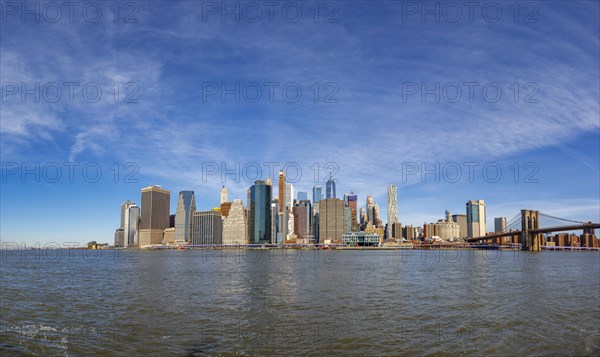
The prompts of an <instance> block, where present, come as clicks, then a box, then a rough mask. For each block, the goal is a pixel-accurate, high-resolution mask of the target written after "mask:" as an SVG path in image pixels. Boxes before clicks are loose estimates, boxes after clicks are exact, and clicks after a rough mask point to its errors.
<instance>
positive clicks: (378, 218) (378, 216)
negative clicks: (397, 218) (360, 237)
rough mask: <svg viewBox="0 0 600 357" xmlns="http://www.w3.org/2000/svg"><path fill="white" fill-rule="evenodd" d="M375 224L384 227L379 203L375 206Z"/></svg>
mask: <svg viewBox="0 0 600 357" xmlns="http://www.w3.org/2000/svg"><path fill="white" fill-rule="evenodd" d="M373 225H374V226H375V227H383V222H382V221H381V213H380V211H379V204H378V203H375V206H374V207H373Z"/></svg>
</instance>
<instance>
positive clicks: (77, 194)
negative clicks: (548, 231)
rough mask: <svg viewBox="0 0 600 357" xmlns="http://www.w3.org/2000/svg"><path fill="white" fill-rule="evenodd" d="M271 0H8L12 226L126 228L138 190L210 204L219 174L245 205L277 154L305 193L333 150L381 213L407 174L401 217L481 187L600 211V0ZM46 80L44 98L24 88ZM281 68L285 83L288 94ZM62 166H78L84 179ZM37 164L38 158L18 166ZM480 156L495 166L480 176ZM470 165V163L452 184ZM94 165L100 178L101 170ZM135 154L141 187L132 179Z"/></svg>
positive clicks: (56, 233)
mask: <svg viewBox="0 0 600 357" xmlns="http://www.w3.org/2000/svg"><path fill="white" fill-rule="evenodd" d="M261 3H262V2H257V3H251V5H248V4H249V3H248V2H228V4H229V6H230V8H229V9H232V8H233V11H234V12H235V11H236V7H235V6H236V5H239V9H240V10H239V11H240V19H239V22H236V19H235V18H234V17H233V16H232V15H231V14H227V13H226V12H225V11H224V9H222V8H220V6H221V2H194V1H183V2H176V1H169V2H167V1H147V2H132V3H131V4H130V5H127V4H126V3H120V7H119V16H118V18H115V12H114V8H112V9H111V8H109V6H110V4H109V3H105V2H93V3H91V4H88V2H77V4H78V5H77V7H75V10H74V12H73V16H72V18H69V16H68V11H67V10H68V9H66V8H62V9H61V11H62V15H61V16H58V15H57V13H56V12H55V10H56V9H53V8H48V7H46V8H44V7H43V3H41V5H40V8H39V11H40V13H41V14H40V19H39V21H37V22H36V18H35V17H34V15H31V14H29V15H28V14H27V12H24V9H25V8H24V6H25V5H23V3H18V2H17V3H16V4H17V7H16V8H15V7H14V5H13V3H11V5H10V7H7V6H9V5H7V4H8V3H6V2H2V8H0V10H1V11H2V19H1V20H0V21H1V22H0V25H1V32H0V54H1V58H0V65H1V67H0V70H1V71H0V72H1V73H0V78H1V81H2V102H1V103H0V105H1V108H0V115H1V118H0V119H1V121H0V124H1V125H0V129H1V132H0V134H1V142H0V148H1V156H2V158H1V159H2V174H3V178H2V179H3V181H2V187H1V197H0V203H1V236H2V237H1V238H2V241H3V242H25V243H27V244H33V243H35V242H41V243H42V244H44V243H47V242H59V243H62V242H81V243H85V242H88V241H91V240H97V241H102V242H111V241H112V239H113V235H114V229H115V228H117V226H118V225H119V206H120V204H121V203H122V202H123V201H125V200H126V199H131V200H133V201H135V202H137V203H140V189H141V188H142V187H145V186H148V185H151V184H161V185H162V186H163V187H165V188H167V189H170V190H171V192H172V194H171V210H172V211H173V212H174V210H175V205H176V199H177V192H178V191H180V190H188V189H190V190H194V191H195V192H196V202H197V207H198V209H209V208H212V207H214V206H216V205H217V204H218V200H219V190H220V187H221V185H222V184H225V185H226V186H227V187H228V189H229V196H230V198H232V199H233V198H242V199H243V200H244V201H245V198H246V189H247V188H248V187H249V186H250V182H249V181H251V180H250V179H248V176H254V171H252V170H253V169H252V164H251V163H257V165H258V166H261V167H262V168H263V172H262V173H263V177H262V178H263V179H265V178H266V173H267V170H266V169H267V166H266V165H267V164H265V163H270V162H276V163H278V166H277V169H279V168H281V167H282V166H284V165H288V166H289V167H291V166H290V165H292V166H293V165H298V166H300V167H301V168H302V176H301V178H299V180H298V181H297V182H295V183H294V185H295V189H296V190H305V191H309V192H310V190H311V188H312V186H313V185H315V183H314V173H315V172H314V167H315V166H312V165H314V163H318V165H319V167H320V170H319V177H318V178H319V181H321V184H322V185H324V183H323V182H324V180H326V178H327V173H328V171H329V170H328V169H325V168H324V166H325V165H327V164H328V163H334V165H335V167H337V168H338V169H339V170H338V172H337V173H336V174H335V175H334V178H336V179H337V180H338V195H340V196H341V195H342V194H343V193H345V192H349V191H350V190H353V191H354V192H356V193H357V194H358V195H359V198H358V199H359V204H360V205H364V202H365V200H366V196H367V195H368V194H372V195H374V198H375V200H376V202H378V203H379V205H380V207H381V210H382V215H383V217H384V219H385V217H386V185H387V184H390V183H395V184H397V185H398V204H399V209H398V211H399V216H400V217H399V218H400V221H401V222H402V223H404V224H413V225H422V224H423V223H424V222H430V221H436V220H437V219H439V218H441V217H442V216H443V214H444V210H445V209H448V210H450V211H451V212H452V213H464V207H465V202H466V201H467V200H469V199H478V198H480V199H484V200H485V201H486V203H487V206H488V228H489V229H492V226H493V217H496V216H507V217H508V218H511V217H513V216H514V215H515V214H517V213H518V212H519V210H520V209H523V208H531V209H539V210H540V211H542V212H545V213H548V214H552V215H555V216H559V217H565V218H570V219H576V220H586V221H587V220H592V221H596V222H597V221H600V199H599V197H600V191H599V184H598V183H599V182H600V177H599V175H600V174H599V162H600V152H599V151H600V135H599V134H600V132H599V130H600V109H599V100H600V93H599V88H600V72H599V65H598V63H600V58H599V57H600V54H599V49H600V43H599V41H600V39H599V26H600V24H599V18H600V15H599V14H600V7H599V5H598V2H595V1H579V2H577V1H573V2H563V1H538V2H520V3H518V6H517V7H511V6H513V2H493V3H489V2H480V3H479V4H480V5H478V7H477V8H475V9H474V10H473V16H472V18H469V16H468V15H469V9H468V8H466V7H464V5H460V4H461V3H458V4H459V5H458V7H459V8H460V11H461V16H458V15H457V14H458V13H457V12H456V7H447V6H446V3H443V2H427V3H426V5H422V4H423V3H422V2H392V1H371V2H367V1H348V2H321V3H318V9H319V13H318V17H317V18H316V21H315V7H314V3H312V2H311V3H304V2H303V3H292V4H291V5H290V3H288V2H275V3H276V7H275V8H274V12H273V14H272V17H271V18H270V17H269V16H268V15H269V13H268V8H265V7H264V6H262V5H261ZM256 4H258V6H259V7H260V8H261V12H262V16H261V17H260V18H259V19H256V20H254V19H255V18H256V16H255V15H256V13H255V12H253V11H254V10H255V8H252V6H254V5H256ZM436 4H437V5H439V11H437V10H436V7H435V6H436ZM454 4H457V3H454ZM127 6H129V7H127ZM415 6H416V8H415ZM420 6H429V7H428V8H427V9H433V12H434V13H433V14H431V13H429V14H428V13H426V12H425V10H427V9H424V8H422V7H421V8H420ZM444 6H446V7H444ZM97 7H98V8H100V11H101V15H100V16H98V19H97V20H96V19H95V17H96V15H95V13H94V11H95V10H96V8H97ZM83 8H85V9H86V11H87V13H82V9H83ZM283 8H285V9H286V11H287V13H283V14H282V9H283ZM298 8H299V9H300V10H301V11H302V16H301V17H300V18H299V19H298V20H297V21H296V20H295V19H294V18H295V11H296V10H297V9H298ZM484 8H485V9H486V11H485V12H482V11H483V9H484ZM244 9H245V10H244ZM497 9H500V10H501V15H500V13H499V12H496V10H497ZM517 9H518V10H519V11H518V16H517V13H516V10H517ZM34 10H35V9H34ZM436 12H437V14H438V15H439V19H436V18H435V16H436V14H435V13H436ZM223 14H224V16H225V18H224V20H223V17H222V16H223ZM126 15H129V16H128V17H127V20H135V21H136V22H128V23H124V20H125V19H126ZM54 19H57V20H56V21H55V22H52V20H54ZM453 19H456V20H453ZM115 20H116V21H115ZM71 82H77V83H79V85H78V86H76V87H73V88H75V89H74V90H73V92H74V97H73V99H71V98H69V95H68V93H69V92H68V89H69V87H68V84H67V85H65V84H64V83H71ZM36 83H39V85H40V90H39V91H37V92H38V93H39V96H40V100H36V98H35V94H31V93H30V94H27V92H26V91H25V90H26V89H29V90H31V89H32V88H33V91H34V92H36V90H35V85H36ZM114 83H117V87H118V88H119V90H120V91H119V96H118V97H117V103H115V93H114V88H115V87H114ZM236 83H237V84H239V86H240V92H241V93H240V100H239V102H236V100H235V94H226V95H225V98H224V100H223V99H222V98H221V94H223V91H222V87H221V88H217V87H220V86H222V85H224V86H225V88H226V89H228V90H231V89H234V88H235V86H236ZM265 83H277V84H272V86H273V88H274V92H273V98H272V100H271V98H269V85H267V84H265ZM315 83H317V84H316V85H315ZM436 83H438V84H439V86H440V90H439V93H440V98H439V100H436V98H435V94H426V95H425V98H424V100H423V98H422V96H421V94H422V92H421V85H424V89H425V90H432V89H435V88H436ZM465 83H472V84H471V85H472V86H473V88H474V89H473V92H472V94H473V97H472V98H469V88H470V87H469V85H468V84H465ZM473 83H474V84H473ZM515 83H516V87H518V88H519V90H518V93H517V92H516V89H515V88H516V87H515ZM23 84H24V85H23ZM14 85H16V87H14ZM56 85H58V87H59V88H60V89H61V94H62V95H61V96H60V97H57V95H56V93H57V92H56ZM86 85H87V88H88V92H87V94H88V96H87V97H86V98H87V100H86V99H84V98H83V96H82V88H83V87H84V86H86ZM97 86H99V87H100V88H102V95H101V96H99V97H98V101H97V102H92V99H94V97H95V92H94V91H95V88H96V87H97ZM215 86H216V87H215ZM257 86H258V87H259V88H260V89H261V91H262V96H260V97H257V99H256V100H253V99H254V98H255V97H256V93H257V92H256V87H257ZM90 87H91V89H89V88H90ZM284 87H286V88H287V89H288V91H287V92H285V93H282V88H284ZM316 87H318V88H319V93H318V96H317V97H316V103H315V93H316V91H315V88H316ZM457 87H458V88H460V90H461V95H460V96H458V92H457V91H456V88H457ZM484 87H485V88H486V91H484V90H483V88H484ZM215 88H216V89H215ZM244 88H245V89H244ZM297 88H300V89H301V90H302V95H301V96H300V97H299V98H298V99H297V100H294V97H295V96H296V90H297ZM498 88H500V90H501V91H502V94H501V95H499V96H498V95H497V92H496V91H497V89H498ZM211 90H212V92H211ZM244 90H245V92H244ZM411 90H412V92H411ZM215 91H216V94H215ZM415 91H416V92H415ZM90 93H91V94H90ZM128 94H129V95H131V96H130V97H127V95H128ZM286 95H287V96H286ZM56 98H58V99H56ZM55 99H56V100H55ZM126 99H127V100H126ZM129 99H135V100H137V102H130V100H129ZM53 101H54V102H53ZM128 101H129V102H128ZM253 101H255V102H253ZM64 162H76V163H78V164H79V166H74V171H73V172H74V178H73V180H72V181H73V182H71V180H69V178H68V174H69V172H68V167H67V166H64V165H63V163H64ZM115 162H116V163H118V165H119V166H120V168H121V169H120V172H119V174H118V177H117V181H118V182H116V183H115V182H114V181H115V180H114V175H115V172H114V167H113V164H114V163H115ZM130 162H132V163H134V165H133V166H130V167H129V168H127V169H126V168H124V165H126V164H127V163H130ZM436 162H437V163H439V164H440V169H441V168H444V167H446V168H447V169H448V171H447V172H446V174H447V175H446V176H443V177H440V179H439V182H436V180H435V177H434V175H428V176H426V177H425V180H422V179H421V177H420V175H419V174H416V175H408V176H406V177H405V178H403V173H404V174H406V169H407V168H408V167H409V166H411V165H414V163H416V164H417V165H418V167H420V165H421V164H422V163H425V164H426V165H428V167H429V168H433V167H435V166H434V165H435V163H436ZM35 163H39V164H40V172H39V173H38V174H35V173H32V174H28V175H26V176H25V177H22V176H21V174H22V173H23V172H22V168H23V167H25V168H29V169H31V168H34V167H35V166H34V165H35ZM54 163H56V164H58V165H59V166H60V167H61V168H62V171H61V172H62V177H61V178H60V179H57V180H53V179H52V178H53V177H54V172H56V167H55V164H54ZM203 163H204V165H203ZM211 163H217V164H218V165H221V163H224V164H225V165H226V167H227V168H229V169H234V168H235V165H236V163H239V165H240V170H241V169H243V168H247V169H248V170H249V171H248V172H246V173H247V175H245V176H243V177H242V178H241V179H240V180H239V182H236V180H235V178H234V177H233V175H227V176H226V177H225V180H222V178H221V177H220V175H206V168H207V167H208V166H207V165H211ZM453 163H456V164H453ZM464 163H478V164H479V166H477V167H476V168H475V171H474V173H475V176H474V179H473V180H472V181H473V182H469V179H468V171H467V170H468V166H465V164H464ZM515 163H517V164H518V166H519V177H518V179H517V182H515V177H514V172H515V169H514V166H513V165H514V164H515ZM23 165H24V166H23ZM86 165H87V167H88V169H89V170H88V171H87V173H88V178H87V179H85V178H84V177H83V176H82V175H83V172H82V169H83V167H84V166H86ZM485 165H487V166H490V167H491V168H489V170H488V171H487V173H488V176H487V179H486V177H484V176H483V173H482V171H481V168H482V167H484V166H485ZM456 166H459V167H461V168H462V178H460V179H458V180H457V182H452V181H455V180H454V179H453V178H454V177H455V175H454V172H455V171H452V169H453V168H456ZM90 167H91V168H90ZM95 167H100V168H101V169H102V175H101V176H100V177H99V179H98V181H97V182H92V181H94V180H91V179H90V178H92V179H93V177H94V176H95V171H94V168H95ZM132 167H133V168H135V170H136V173H135V174H134V175H133V179H134V180H137V182H124V181H126V180H125V176H126V174H127V173H129V172H131V170H132ZM203 167H204V169H205V170H204V172H203ZM495 167H500V168H501V169H502V175H501V176H499V177H498V179H497V181H496V180H495V179H494V176H495V171H494V170H495ZM111 168H112V170H111ZM511 168H512V169H511ZM53 170H54V171H53ZM290 170H291V171H290V172H289V175H290V176H294V169H293V168H291V169H290ZM203 173H204V174H205V176H206V177H205V178H206V179H203ZM528 174H531V175H532V176H531V177H529V179H533V182H525V181H531V180H526V179H525V178H526V176H527V175H528ZM36 176H37V177H36ZM36 178H39V182H36ZM54 181H57V182H54ZM492 181H496V182H492ZM542 223H543V222H542Z"/></svg>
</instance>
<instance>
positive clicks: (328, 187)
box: [325, 175, 336, 198]
mask: <svg viewBox="0 0 600 357" xmlns="http://www.w3.org/2000/svg"><path fill="white" fill-rule="evenodd" d="M325 192H326V195H325V198H336V196H335V181H334V180H333V179H332V178H331V175H330V176H329V180H327V182H326V183H325Z"/></svg>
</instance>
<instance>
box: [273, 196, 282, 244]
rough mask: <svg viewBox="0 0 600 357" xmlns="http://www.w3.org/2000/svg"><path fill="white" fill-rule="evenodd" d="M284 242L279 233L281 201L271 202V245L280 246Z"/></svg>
mask: <svg viewBox="0 0 600 357" xmlns="http://www.w3.org/2000/svg"><path fill="white" fill-rule="evenodd" d="M282 242H283V239H282V238H281V234H280V232H279V201H278V200H277V198H276V199H274V200H273V201H271V243H273V244H280V243H282Z"/></svg>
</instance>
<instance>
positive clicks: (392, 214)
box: [387, 185, 399, 237]
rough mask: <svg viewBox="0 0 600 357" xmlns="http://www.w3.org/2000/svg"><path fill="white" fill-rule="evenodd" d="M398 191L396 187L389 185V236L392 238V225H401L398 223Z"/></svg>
mask: <svg viewBox="0 0 600 357" xmlns="http://www.w3.org/2000/svg"><path fill="white" fill-rule="evenodd" d="M397 197H398V191H397V189H396V185H388V194H387V201H388V206H387V236H388V237H391V236H392V224H394V223H399V222H398V201H397Z"/></svg>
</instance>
